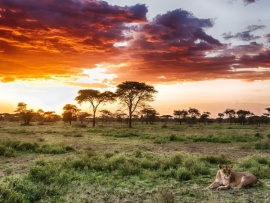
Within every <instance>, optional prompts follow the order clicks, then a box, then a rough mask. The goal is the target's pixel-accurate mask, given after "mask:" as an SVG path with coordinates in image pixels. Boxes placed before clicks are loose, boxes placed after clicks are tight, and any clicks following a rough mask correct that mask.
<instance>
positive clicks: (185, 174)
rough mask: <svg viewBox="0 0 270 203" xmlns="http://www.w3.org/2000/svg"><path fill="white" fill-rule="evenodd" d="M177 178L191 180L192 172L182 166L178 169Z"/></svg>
mask: <svg viewBox="0 0 270 203" xmlns="http://www.w3.org/2000/svg"><path fill="white" fill-rule="evenodd" d="M177 179H178V180H179V181H186V180H191V179H192V174H191V172H190V170H188V169H186V168H183V167H181V168H178V169H177Z"/></svg>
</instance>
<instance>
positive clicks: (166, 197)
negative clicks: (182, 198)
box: [156, 187, 175, 203]
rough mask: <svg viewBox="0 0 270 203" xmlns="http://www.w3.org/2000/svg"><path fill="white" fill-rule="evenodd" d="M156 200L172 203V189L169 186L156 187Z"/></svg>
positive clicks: (173, 200) (173, 197)
mask: <svg viewBox="0 0 270 203" xmlns="http://www.w3.org/2000/svg"><path fill="white" fill-rule="evenodd" d="M156 202H162V203H174V202H175V194H173V191H172V190H171V189H170V188H165V187H160V188H158V195H157V198H156Z"/></svg>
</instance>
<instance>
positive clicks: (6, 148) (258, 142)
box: [0, 122, 270, 203]
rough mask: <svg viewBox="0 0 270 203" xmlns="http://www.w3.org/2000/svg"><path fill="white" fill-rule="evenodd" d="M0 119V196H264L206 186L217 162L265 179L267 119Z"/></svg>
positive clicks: (268, 172)
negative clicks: (93, 122) (99, 122)
mask: <svg viewBox="0 0 270 203" xmlns="http://www.w3.org/2000/svg"><path fill="white" fill-rule="evenodd" d="M121 125H123V126H124V124H111V125H108V126H96V128H91V127H90V126H85V127H83V128H81V127H78V124H77V123H74V125H71V126H70V125H65V124H63V123H60V122H59V123H51V124H50V125H42V126H40V125H37V124H33V125H31V126H20V127H18V125H17V124H16V123H0V135H1V141H0V175H1V178H0V202H6V203H8V202H10V203H11V202H12V203H16V202H20V203H23V202H149V203H150V202H156V203H161V202H162V203H163V202H164V203H169V202H172V203H173V202H210V203H212V202H221V201H222V202H236V201H237V202H269V200H270V196H269V192H268V191H269V187H268V186H257V187H253V188H248V189H244V190H240V191H235V190H228V191H215V190H209V189H206V187H207V186H208V185H209V184H210V183H211V182H212V181H213V179H214V177H215V174H216V171H217V165H218V163H224V164H233V165H234V168H235V170H239V171H249V172H251V173H253V174H255V175H256V176H258V177H259V178H260V180H261V181H263V182H264V183H265V184H269V183H270V182H269V179H270V160H269V153H270V151H269V141H270V138H269V134H270V128H269V126H268V125H262V126H261V127H259V128H258V127H255V126H241V125H229V124H228V125H227V124H223V125H219V124H211V125H208V124H206V125H205V124H197V125H179V124H176V123H168V124H167V127H166V128H163V127H162V124H154V125H143V124H139V123H134V125H133V128H131V129H130V128H125V127H123V126H121Z"/></svg>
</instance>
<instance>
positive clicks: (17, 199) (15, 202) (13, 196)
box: [0, 185, 27, 203]
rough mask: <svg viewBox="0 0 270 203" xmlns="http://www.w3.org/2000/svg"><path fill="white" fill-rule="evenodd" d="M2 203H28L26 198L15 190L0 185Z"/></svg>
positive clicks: (0, 200)
mask: <svg viewBox="0 0 270 203" xmlns="http://www.w3.org/2000/svg"><path fill="white" fill-rule="evenodd" d="M0 202H3V203H26V202H27V201H26V199H25V196H24V195H23V194H20V193H16V192H15V191H14V190H12V189H9V188H6V187H4V186H2V185H0Z"/></svg>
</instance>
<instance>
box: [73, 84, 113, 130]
mask: <svg viewBox="0 0 270 203" xmlns="http://www.w3.org/2000/svg"><path fill="white" fill-rule="evenodd" d="M78 94H79V95H78V96H77V97H76V98H75V100H76V101H77V102H78V103H79V104H81V103H83V102H90V104H91V107H92V110H93V125H92V126H93V127H95V125H96V112H97V109H98V106H99V105H100V104H101V103H106V102H112V101H114V100H115V94H114V93H113V92H110V91H105V92H102V93H101V92H99V91H98V90H93V89H85V90H79V91H78Z"/></svg>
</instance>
